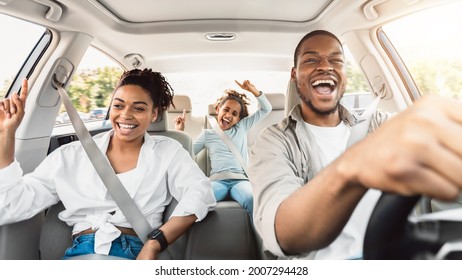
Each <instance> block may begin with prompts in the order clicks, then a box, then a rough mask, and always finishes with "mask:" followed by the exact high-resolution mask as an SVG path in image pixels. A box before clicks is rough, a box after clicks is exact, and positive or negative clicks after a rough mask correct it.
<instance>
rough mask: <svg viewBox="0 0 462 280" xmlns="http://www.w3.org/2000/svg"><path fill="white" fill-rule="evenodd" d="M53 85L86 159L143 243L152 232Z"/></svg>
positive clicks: (68, 102) (64, 96) (66, 99)
mask: <svg viewBox="0 0 462 280" xmlns="http://www.w3.org/2000/svg"><path fill="white" fill-rule="evenodd" d="M54 85H55V86H56V87H57V89H58V93H59V96H60V97H61V99H62V100H63V104H64V106H65V107H66V111H67V113H68V115H69V119H70V121H71V122H72V125H73V126H74V129H75V133H76V134H77V137H79V140H80V143H82V146H83V148H84V150H85V152H86V153H87V155H88V158H89V159H90V161H91V163H92V164H93V166H94V167H95V169H96V171H97V172H98V175H99V177H100V178H101V180H102V181H103V183H104V185H105V186H106V188H107V190H108V192H109V193H110V195H111V196H112V198H113V199H114V201H115V203H116V204H117V206H119V208H120V210H121V211H122V213H123V214H124V216H125V217H126V218H127V221H128V222H129V223H130V224H131V225H132V227H133V230H135V232H136V234H137V235H138V237H139V238H140V239H141V241H143V243H145V242H146V241H147V240H148V234H149V233H150V232H151V231H152V228H151V226H150V225H149V223H148V221H147V219H146V217H145V216H144V215H143V214H142V213H141V211H140V209H139V208H138V206H136V204H135V202H134V201H133V199H132V198H131V197H130V195H129V194H128V192H127V190H126V189H125V187H124V185H123V184H122V182H121V181H120V179H119V177H117V175H116V174H115V172H114V169H113V168H112V166H111V165H110V164H109V161H108V159H107V158H106V157H105V156H104V155H103V153H102V152H101V150H100V149H99V148H98V146H97V145H96V143H95V141H94V140H93V138H92V137H91V135H90V132H88V129H87V128H86V127H85V125H84V124H83V121H82V120H81V119H80V117H79V114H78V113H77V110H76V109H75V108H74V106H73V105H72V102H71V100H70V99H69V96H68V95H67V93H66V90H65V89H64V88H63V87H62V86H58V85H56V84H54Z"/></svg>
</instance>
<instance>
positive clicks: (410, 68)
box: [0, 0, 462, 260]
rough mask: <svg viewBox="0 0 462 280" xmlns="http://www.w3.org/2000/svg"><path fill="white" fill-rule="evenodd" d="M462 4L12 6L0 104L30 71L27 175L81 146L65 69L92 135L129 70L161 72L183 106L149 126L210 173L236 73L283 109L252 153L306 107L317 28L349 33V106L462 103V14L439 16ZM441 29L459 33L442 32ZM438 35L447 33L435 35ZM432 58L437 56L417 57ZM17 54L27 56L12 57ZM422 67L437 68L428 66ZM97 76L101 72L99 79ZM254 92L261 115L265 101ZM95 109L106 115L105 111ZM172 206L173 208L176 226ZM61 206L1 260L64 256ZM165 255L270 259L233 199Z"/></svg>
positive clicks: (22, 149)
mask: <svg viewBox="0 0 462 280" xmlns="http://www.w3.org/2000/svg"><path fill="white" fill-rule="evenodd" d="M179 7H181V8H179ZM461 8H462V5H461V2H460V1H457V0H441V1H432V0H318V1H302V0H293V1H283V0H275V1H270V2H268V1H263V0H257V1H245V0H236V1H216V0H215V1H214V0H201V1H188V0H176V1H173V2H171V3H170V2H165V1H159V0H152V1H145V0H132V1H113V0H81V1H72V0H0V32H3V33H4V34H3V35H4V43H3V45H5V46H2V47H0V50H1V52H2V53H3V54H1V55H0V59H2V61H5V63H4V64H3V65H2V66H0V68H3V71H2V72H0V79H1V80H0V99H2V98H4V97H8V96H9V95H10V94H12V93H13V92H17V91H19V89H20V86H21V80H22V78H24V77H26V78H28V80H29V89H30V93H29V96H28V103H27V106H26V114H25V117H24V119H23V122H22V124H21V126H20V127H19V129H18V130H17V132H16V151H15V157H16V159H17V160H18V162H19V163H20V164H21V167H22V169H23V170H24V173H28V172H31V171H33V170H34V169H35V168H36V167H37V166H38V165H39V163H40V162H41V161H42V160H43V159H44V158H45V157H46V156H47V155H48V154H49V153H51V152H52V151H53V150H55V149H57V148H59V147H60V146H62V145H65V144H68V143H70V142H73V141H78V140H79V139H78V136H77V135H76V133H75V130H74V128H73V126H72V124H71V123H70V122H69V121H67V122H66V121H65V120H64V115H63V113H65V110H64V109H63V107H62V100H61V98H60V97H59V95H58V93H57V90H56V88H55V87H54V86H53V84H52V80H53V77H55V76H60V77H63V80H64V83H63V84H64V87H65V88H66V89H67V91H68V93H69V96H70V97H71V100H72V102H73V104H74V106H75V107H76V109H77V110H78V111H79V115H81V116H80V117H81V118H82V120H83V121H84V123H85V125H86V127H87V129H88V130H89V132H90V134H91V135H92V136H94V135H97V134H99V133H101V132H104V131H108V130H110V129H111V127H110V125H108V124H107V122H106V120H105V118H104V117H103V115H102V113H101V112H104V114H105V113H106V112H107V111H105V108H107V107H108V106H109V104H108V100H109V99H108V98H110V94H111V93H112V88H113V87H114V86H115V84H114V83H115V82H116V81H117V78H118V77H119V76H120V74H121V73H122V72H123V71H125V70H130V69H134V68H139V69H143V68H151V69H153V70H155V71H159V72H161V73H163V74H164V75H165V76H166V78H167V80H168V81H169V83H170V84H171V85H172V87H173V89H174V91H175V96H174V104H175V107H171V108H169V109H168V111H166V112H165V113H164V115H163V116H162V118H161V119H160V120H159V121H157V122H155V123H153V124H152V125H151V126H150V128H149V130H148V132H149V134H150V135H152V136H153V137H156V136H157V135H162V136H166V137H170V138H173V139H175V140H177V141H179V142H180V143H181V144H182V145H183V147H184V148H185V149H186V150H187V151H188V152H189V153H190V154H191V157H193V158H194V159H195V161H196V163H197V164H198V165H199V167H200V168H201V170H202V171H203V172H204V174H205V175H206V176H209V175H210V159H209V158H208V154H207V150H203V151H201V153H199V154H198V155H194V153H193V149H192V145H193V142H194V140H195V139H196V138H197V136H198V135H199V134H200V133H201V132H202V130H203V129H207V128H210V126H209V124H208V122H207V118H206V117H207V115H214V114H216V112H215V108H214V106H213V105H214V102H215V101H216V99H217V98H218V97H219V96H221V95H222V94H223V91H224V90H225V89H227V88H234V89H239V88H238V87H237V85H236V84H235V82H234V81H235V80H237V81H242V80H245V79H248V80H250V81H251V82H252V83H254V84H255V85H256V87H257V88H258V89H259V90H261V91H262V92H264V93H265V95H266V96H267V98H268V100H269V101H270V103H271V104H272V111H271V113H270V114H269V115H268V116H267V117H266V118H264V119H263V120H262V121H261V122H260V123H259V124H258V125H256V126H254V127H252V130H251V131H250V132H249V134H248V137H247V141H248V147H249V149H252V145H254V143H255V141H256V139H257V138H258V136H259V134H260V132H261V131H262V130H263V129H265V128H266V127H267V126H270V125H273V124H276V123H278V122H279V121H281V120H282V119H283V118H284V117H286V116H287V115H288V114H289V112H290V110H291V109H292V108H293V106H294V104H297V103H298V102H299V98H298V94H297V92H296V88H295V85H294V84H293V83H292V82H291V81H290V71H291V68H292V67H293V56H294V49H295V47H296V45H297V43H298V42H299V40H300V39H301V38H302V37H303V36H304V35H305V34H306V33H308V32H310V31H312V30H316V29H326V30H329V31H330V32H332V33H334V34H336V35H338V37H339V38H340V39H341V41H342V43H343V45H344V48H345V50H346V51H347V52H348V57H347V60H348V69H347V71H348V72H349V73H351V75H350V78H349V84H348V87H347V90H346V93H345V97H344V98H343V99H342V101H341V102H342V104H344V105H345V106H347V107H349V108H350V109H351V110H352V111H354V112H356V113H357V114H361V113H362V112H363V111H364V109H365V108H366V107H367V105H368V104H369V103H370V102H371V101H372V100H373V99H374V98H375V97H377V96H379V97H381V100H380V104H379V109H380V110H384V111H388V112H400V111H402V110H404V109H405V108H407V107H408V106H410V105H411V104H412V103H413V102H415V101H416V100H418V99H419V98H420V97H421V96H422V95H425V94H430V93H435V92H438V91H441V92H445V93H446V94H447V95H448V96H449V97H451V98H454V100H455V102H456V100H461V99H462V78H461V75H460V71H461V69H462V68H461V65H462V56H459V57H457V55H458V52H460V51H455V50H457V49H459V50H460V49H461V47H462V41H461V40H460V39H459V38H462V36H461V35H462V34H461V30H460V28H457V26H460V25H458V21H457V20H459V22H460V19H458V17H457V15H454V17H451V16H450V15H448V14H447V13H436V11H437V10H438V9H441V10H443V9H446V10H444V11H448V10H450V11H457V10H458V11H460V9H461ZM421 13H425V14H424V15H426V16H427V17H428V16H433V17H434V18H432V19H428V18H426V20H427V21H431V22H439V21H440V20H443V18H444V19H445V20H449V19H452V20H454V21H453V22H447V23H445V25H444V27H443V26H439V29H433V30H427V29H424V27H422V29H423V30H421V29H418V28H416V26H417V25H416V23H415V22H411V21H407V20H408V18H410V17H411V16H414V15H416V16H417V15H420V14H421ZM440 15H441V18H438V17H437V16H440ZM443 15H445V16H443ZM418 26H419V27H420V25H418ZM422 26H423V25H422ZM441 29H448V30H449V31H450V32H451V33H450V34H448V35H447V36H446V37H444V34H442V33H443V32H439V31H440V30H441ZM406 32H407V33H406ZM430 36H437V37H436V38H434V39H431V40H432V41H430V39H429V38H427V37H430ZM405 38H407V39H409V38H413V40H408V41H409V43H403V42H408V41H405ZM418 39H419V40H418ZM420 39H422V40H429V41H420ZM19 40H24V41H19ZM445 40H450V41H445ZM412 41H414V42H412ZM436 42H439V44H438V48H439V47H440V46H441V45H445V46H448V47H452V49H447V50H446V49H444V50H441V51H439V52H438V55H440V56H436V55H435V59H437V60H439V61H443V60H444V59H446V57H444V58H443V57H442V53H443V54H450V55H451V56H450V57H449V58H448V59H449V60H447V61H452V62H453V63H452V62H451V63H452V64H451V63H449V62H447V63H446V65H445V66H447V68H446V69H445V71H444V73H445V77H441V76H438V73H439V72H441V69H442V68H436V69H434V70H428V69H430V68H428V67H433V66H435V67H436V66H438V65H440V64H436V63H433V64H432V61H433V60H432V59H433V57H432V56H430V55H428V54H426V53H424V52H423V49H424V46H428V48H429V49H433V50H434V49H435V47H434V46H435V45H434V44H436ZM411 43H414V44H413V45H412V44H411ZM415 44H420V45H419V47H416V45H415ZM420 46H421V47H420ZM441 47H442V46H441ZM421 48H422V51H421ZM22 49H24V50H22ZM420 52H422V55H426V56H425V58H426V59H422V57H421V56H420V57H418V56H417V55H418V54H420ZM12 58H15V59H16V61H15V62H14V63H16V64H13V61H12V62H11V64H10V60H13V59H12ZM427 59H428V60H427ZM444 61H446V60H444ZM424 62H428V64H424ZM430 64H432V65H433V66H429V65H430ZM419 67H420V68H419ZM438 67H439V66H438ZM419 69H427V72H426V74H425V73H424V72H425V71H420V70H419ZM95 71H99V72H95ZM429 75H433V76H429ZM96 78H98V79H100V80H99V81H95V80H91V79H96ZM432 81H433V83H432V84H430V82H432ZM441 89H443V90H441ZM247 96H250V97H253V96H252V95H251V94H250V93H247ZM250 99H251V100H252V104H251V107H250V111H251V112H254V111H255V110H256V107H255V106H257V103H256V101H255V99H252V98H250ZM96 109H97V110H98V111H101V112H100V113H98V115H97V116H93V115H92V113H91V112H96V111H95V110H96ZM92 110H93V111H92ZM184 111H185V113H186V127H185V131H177V130H175V128H174V125H173V119H174V118H175V117H177V116H179V115H181V114H183V112H184ZM461 203H462V202H461V201H459V202H454V203H443V202H441V201H437V200H433V199H431V198H420V199H418V201H417V202H415V203H413V204H412V205H411V208H412V209H413V211H407V212H406V213H405V214H403V215H405V216H406V217H407V215H419V214H422V213H429V212H434V211H442V210H448V209H452V208H458V207H460V205H461ZM174 206H175V203H172V204H171V205H170V206H169V207H168V208H167V210H166V213H164V220H166V219H168V217H169V213H171V212H172V209H173V207H174ZM63 207H64V206H63V205H62V203H58V204H56V205H54V206H52V207H51V208H49V209H47V210H46V211H44V212H42V213H39V214H37V215H36V216H35V217H32V218H30V219H28V220H26V221H22V222H18V223H13V224H7V225H1V226H0V259H2V260H42V259H43V260H56V259H60V258H61V257H62V256H63V253H64V250H65V249H66V248H67V247H69V246H70V244H71V228H70V227H69V226H67V225H66V224H65V223H64V222H62V221H60V220H59V219H58V216H57V214H58V213H59V212H60V211H62V209H63ZM411 212H412V213H411ZM0 213H1V212H0ZM410 213H411V214H410ZM380 257H383V256H379V258H380ZM398 257H399V256H398ZM160 258H161V259H165V260H173V259H175V260H183V259H187V260H191V259H198V260H204V259H211V260H215V259H216V260H223V259H232V260H236V259H243V260H246V259H268V258H271V257H270V256H268V255H266V254H265V252H264V248H263V246H262V240H261V239H260V237H259V236H258V234H257V233H256V231H255V229H254V228H253V225H252V222H251V220H250V218H249V217H248V215H247V213H246V212H245V210H244V209H242V208H241V207H240V206H239V204H238V203H237V202H235V201H221V202H219V203H218V204H217V207H216V209H215V210H214V211H212V212H210V213H209V215H208V216H207V217H206V218H205V219H204V221H202V222H198V223H196V224H195V225H194V226H193V227H192V228H191V229H190V230H188V232H187V233H186V234H185V235H183V236H182V237H181V238H179V239H178V240H177V241H176V242H175V243H174V244H173V245H171V246H169V248H168V249H167V250H166V251H165V252H163V254H162V255H161V256H160Z"/></svg>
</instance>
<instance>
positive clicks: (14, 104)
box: [0, 79, 29, 133]
mask: <svg viewBox="0 0 462 280" xmlns="http://www.w3.org/2000/svg"><path fill="white" fill-rule="evenodd" d="M28 87H29V85H28V82H27V79H23V80H22V85H21V91H20V94H18V93H17V92H14V93H13V94H12V95H11V96H10V97H8V98H5V99H3V100H1V101H0V133H3V132H12V133H14V132H16V129H17V128H18V127H19V125H20V124H21V121H22V119H23V117H24V108H25V106H26V99H27V95H28Z"/></svg>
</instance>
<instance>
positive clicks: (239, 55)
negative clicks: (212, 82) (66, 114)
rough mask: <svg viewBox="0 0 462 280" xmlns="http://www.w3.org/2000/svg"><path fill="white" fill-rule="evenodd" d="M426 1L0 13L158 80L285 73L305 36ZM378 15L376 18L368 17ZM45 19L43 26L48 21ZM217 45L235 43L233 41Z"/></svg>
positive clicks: (219, 2)
mask: <svg viewBox="0 0 462 280" xmlns="http://www.w3.org/2000/svg"><path fill="white" fill-rule="evenodd" d="M432 2H433V3H434V2H435V1H431V0H426V1H425V0H370V1H361V0H292V1H286V0H234V1H229V0H196V1H191V0H169V1H165V0H130V1H126V0H79V1H75V0H60V1H52V0H0V11H2V10H7V13H9V14H12V15H17V16H18V17H21V18H25V19H28V20H30V21H32V22H36V23H39V24H41V25H44V26H47V27H49V28H50V29H54V30H57V31H59V32H60V31H78V32H83V33H86V34H89V35H90V36H92V37H93V38H94V41H93V45H94V46H95V47H97V48H98V49H100V50H102V51H103V52H105V53H107V54H108V55H110V56H111V57H113V58H114V59H115V60H116V61H118V62H119V63H121V64H122V65H123V66H124V67H125V68H133V62H134V59H133V56H129V57H128V58H127V55H129V54H136V55H137V56H135V57H136V59H137V60H140V61H141V62H142V64H141V65H139V66H138V67H150V68H153V69H156V70H157V71H162V72H185V71H199V72H204V71H258V70H265V71H266V70H270V71H271V70H273V71H288V70H289V69H290V67H292V60H293V51H294V49H295V46H296V44H297V43H298V41H299V40H300V38H301V37H303V35H304V34H306V33H307V32H309V31H310V30H313V29H319V28H323V29H328V30H330V31H332V32H334V33H336V34H337V35H339V36H341V35H343V34H344V33H346V32H348V31H350V30H357V29H368V30H369V29H371V27H373V26H375V25H376V24H378V23H380V22H383V21H386V20H388V19H390V18H394V17H398V16H400V15H403V14H405V13H407V12H409V11H410V10H413V9H416V6H418V8H422V7H425V6H428V5H432ZM375 14H377V15H378V17H374V15H375ZM47 17H48V19H47ZM211 34H212V35H215V36H218V38H219V39H223V37H227V36H235V38H234V39H233V40H229V41H226V40H215V41H211V40H209V39H207V35H211Z"/></svg>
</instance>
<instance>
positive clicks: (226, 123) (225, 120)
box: [217, 99, 242, 130]
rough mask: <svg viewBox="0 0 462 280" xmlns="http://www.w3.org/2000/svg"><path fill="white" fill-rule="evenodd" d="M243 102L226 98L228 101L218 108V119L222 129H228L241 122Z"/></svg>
mask: <svg viewBox="0 0 462 280" xmlns="http://www.w3.org/2000/svg"><path fill="white" fill-rule="evenodd" d="M241 109H242V108H241V104H240V103H239V102H238V101H236V100H232V99H228V100H226V102H225V103H224V104H223V105H221V107H219V108H217V114H218V116H217V120H218V124H219V126H220V128H221V129H222V130H228V129H230V128H231V127H233V126H234V125H235V124H236V123H237V122H239V120H240V119H241V118H240V115H241Z"/></svg>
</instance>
